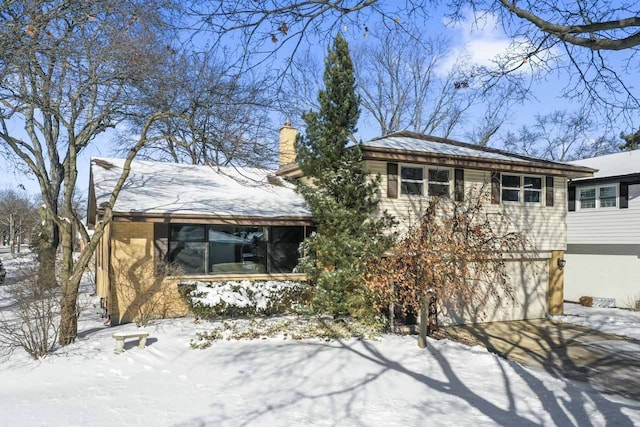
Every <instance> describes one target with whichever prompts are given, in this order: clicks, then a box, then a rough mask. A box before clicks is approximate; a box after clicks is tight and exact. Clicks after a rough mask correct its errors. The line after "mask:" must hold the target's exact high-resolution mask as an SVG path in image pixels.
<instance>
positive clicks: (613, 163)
mask: <svg viewBox="0 0 640 427" xmlns="http://www.w3.org/2000/svg"><path fill="white" fill-rule="evenodd" d="M569 163H571V164H572V165H576V166H586V167H589V168H593V169H598V171H597V172H596V173H595V174H594V175H593V177H594V178H596V179H597V178H610V177H615V176H624V175H631V174H636V173H640V150H633V151H623V152H621V153H615V154H607V155H604V156H598V157H591V158H589V159H582V160H575V161H573V162H569Z"/></svg>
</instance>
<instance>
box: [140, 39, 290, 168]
mask: <svg viewBox="0 0 640 427" xmlns="http://www.w3.org/2000/svg"><path fill="white" fill-rule="evenodd" d="M225 57H226V55H225V54H213V53H212V52H209V53H195V52H186V53H184V54H181V55H176V56H175V57H173V58H170V61H169V62H168V63H166V64H165V65H164V67H165V68H166V69H167V72H166V76H167V78H166V79H164V80H163V81H161V82H155V81H154V82H152V85H150V86H147V87H145V89H144V91H143V94H144V97H145V101H144V104H145V105H146V106H147V109H149V110H150V111H154V110H167V111H169V110H171V111H180V112H181V115H180V116H179V117H177V116H176V117H172V118H171V119H166V120H163V121H161V122H157V123H156V124H155V127H156V128H159V129H160V133H162V134H164V135H166V136H167V137H166V139H160V140H157V141H155V142H153V143H152V144H149V146H148V147H145V148H144V149H143V152H142V153H141V155H143V156H145V157H149V158H155V159H163V160H171V161H174V162H183V163H191V164H207V165H212V166H225V165H252V166H253V165H258V166H265V165H270V164H272V163H273V162H274V158H275V156H274V154H275V153H276V152H277V150H274V147H273V138H272V135H274V134H275V130H274V129H272V127H271V126H270V122H271V118H270V117H269V113H270V111H271V110H272V108H273V106H272V105H271V104H272V103H271V102H270V100H269V97H268V92H267V91H266V90H265V88H266V87H267V86H268V84H267V83H265V82H264V81H262V80H260V79H258V78H256V77H255V74H254V73H242V74H240V73H238V72H237V70H236V69H235V68H234V67H232V66H230V65H228V64H226V63H225V62H224V59H218V58H225Z"/></svg>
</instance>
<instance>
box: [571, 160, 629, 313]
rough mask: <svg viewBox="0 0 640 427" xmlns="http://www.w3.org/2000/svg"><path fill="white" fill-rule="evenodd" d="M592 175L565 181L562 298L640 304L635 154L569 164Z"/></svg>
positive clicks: (603, 302)
mask: <svg viewBox="0 0 640 427" xmlns="http://www.w3.org/2000/svg"><path fill="white" fill-rule="evenodd" d="M571 163H572V164H573V165H575V166H585V167H589V168H593V169H597V170H598V171H597V172H596V173H595V174H594V176H593V177H589V178H587V177H585V178H574V179H572V180H571V181H570V182H569V204H568V210H569V213H568V215H567V254H566V260H567V266H566V269H565V275H566V288H565V298H566V299H568V300H570V301H577V300H578V299H579V298H580V297H581V296H590V297H593V298H594V302H595V303H596V304H598V305H606V306H617V307H624V306H629V305H632V306H634V307H635V306H636V304H637V302H636V301H638V300H640V150H635V151H625V152H621V153H616V154H609V155H605V156H599V157H593V158H590V159H584V160H577V161H574V162H571Z"/></svg>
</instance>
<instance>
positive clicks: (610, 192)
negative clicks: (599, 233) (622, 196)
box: [599, 185, 617, 208]
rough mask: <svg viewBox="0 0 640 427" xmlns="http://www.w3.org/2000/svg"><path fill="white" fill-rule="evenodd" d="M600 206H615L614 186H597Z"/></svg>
mask: <svg viewBox="0 0 640 427" xmlns="http://www.w3.org/2000/svg"><path fill="white" fill-rule="evenodd" d="M599 197H600V207H601V208H615V207H616V205H617V197H616V186H615V185H612V186H609V187H600V188H599Z"/></svg>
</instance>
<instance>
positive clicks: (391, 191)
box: [387, 163, 398, 199]
mask: <svg viewBox="0 0 640 427" xmlns="http://www.w3.org/2000/svg"><path fill="white" fill-rule="evenodd" d="M387 197H388V198H389V199H397V198H398V164H397V163H387Z"/></svg>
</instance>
